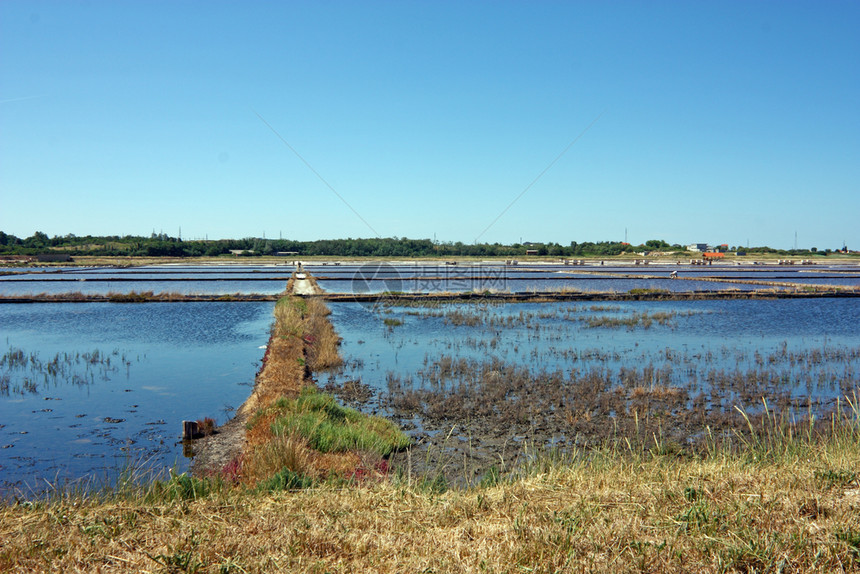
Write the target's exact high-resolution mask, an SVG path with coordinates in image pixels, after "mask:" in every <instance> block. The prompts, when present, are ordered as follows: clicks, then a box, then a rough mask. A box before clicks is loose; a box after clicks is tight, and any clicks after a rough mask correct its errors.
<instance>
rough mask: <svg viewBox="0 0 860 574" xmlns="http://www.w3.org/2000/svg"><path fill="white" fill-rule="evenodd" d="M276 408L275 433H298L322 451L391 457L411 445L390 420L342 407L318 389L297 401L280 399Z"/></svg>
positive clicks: (279, 434)
mask: <svg viewBox="0 0 860 574" xmlns="http://www.w3.org/2000/svg"><path fill="white" fill-rule="evenodd" d="M274 407H275V408H276V409H278V410H279V411H280V413H279V415H278V416H277V418H276V419H275V420H274V422H273V423H272V433H273V434H274V435H275V436H290V435H292V434H298V435H300V436H302V437H304V438H306V439H307V440H308V443H309V444H310V446H311V447H312V448H314V449H316V450H318V451H319V452H323V453H326V452H346V451H368V452H374V453H376V454H379V455H380V456H388V455H389V454H391V453H392V452H394V451H395V450H399V449H402V448H405V447H407V446H408V445H409V444H410V440H409V438H408V437H407V436H406V435H404V434H403V433H402V432H401V431H400V430H398V428H397V426H396V425H394V423H392V422H391V421H389V420H386V419H384V418H381V417H375V416H370V415H365V414H362V413H360V412H358V411H356V410H354V409H350V408H346V407H342V406H340V405H338V404H337V402H336V401H335V399H334V397H332V396H331V395H327V394H324V393H320V392H319V391H317V390H316V389H312V388H308V389H305V390H304V391H302V394H301V395H299V397H298V398H296V399H288V398H281V399H279V400H278V401H276V402H275V405H274Z"/></svg>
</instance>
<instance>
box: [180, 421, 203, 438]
mask: <svg viewBox="0 0 860 574" xmlns="http://www.w3.org/2000/svg"><path fill="white" fill-rule="evenodd" d="M198 434H199V430H198V428H197V421H182V440H191V439H193V438H194V437H196V436H197V435H198Z"/></svg>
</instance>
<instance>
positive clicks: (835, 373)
mask: <svg viewBox="0 0 860 574" xmlns="http://www.w3.org/2000/svg"><path fill="white" fill-rule="evenodd" d="M331 308H332V322H333V324H334V325H335V329H336V330H337V332H338V334H339V335H340V336H341V337H343V344H342V347H341V352H342V354H343V355H344V359H345V360H346V367H345V368H344V369H343V370H342V371H341V372H339V373H336V374H333V375H329V376H328V379H326V378H325V377H323V380H321V381H320V383H321V384H327V385H328V386H329V388H330V389H334V390H340V389H342V388H344V386H345V385H347V386H348V384H350V383H355V382H359V383H360V386H362V387H366V388H367V389H368V390H369V391H370V392H372V394H373V397H372V398H369V399H367V397H366V396H365V400H363V401H361V402H362V408H364V409H366V410H370V411H376V412H381V413H384V414H392V413H394V412H395V411H394V410H392V409H391V405H392V404H394V403H396V402H397V397H396V396H395V395H397V394H398V393H402V392H404V391H411V390H416V389H427V390H432V391H433V392H436V391H440V392H441V393H442V394H445V393H449V394H450V393H456V392H457V390H456V389H457V388H460V387H468V386H469V385H470V384H472V383H473V379H474V377H476V376H478V377H479V375H476V374H475V373H477V372H478V371H480V370H481V369H480V368H479V367H480V365H481V364H486V363H489V362H495V363H497V364H498V365H500V366H497V367H494V369H497V370H501V366H504V365H515V366H518V367H526V368H528V369H529V370H530V371H531V372H532V373H535V374H536V373H539V372H544V373H546V372H549V373H551V372H554V371H557V372H561V373H564V376H565V377H567V376H569V373H579V374H580V375H582V374H585V373H588V372H589V371H591V370H594V369H596V370H599V371H600V372H601V373H607V374H608V376H609V377H610V379H611V380H617V381H619V382H620V381H622V380H623V379H624V377H625V373H627V374H629V373H631V372H633V371H639V372H646V373H647V372H651V373H652V375H651V379H650V380H645V381H644V383H642V384H644V385H645V387H646V388H647V387H648V386H649V385H650V386H651V387H654V386H659V387H672V386H677V387H679V388H682V389H684V390H685V392H687V391H689V396H690V397H693V396H696V395H703V396H706V397H707V398H706V399H705V400H703V402H702V403H701V405H700V406H701V407H702V408H707V409H709V410H711V409H713V410H722V411H726V412H729V413H731V412H733V411H734V407H735V406H738V407H741V408H744V409H749V410H750V411H751V412H753V411H756V410H760V409H761V408H762V402H761V397H762V394H763V395H764V396H765V398H769V399H770V400H772V401H773V403H772V404H774V405H776V404H777V399H779V401H781V402H782V403H784V404H785V405H786V406H787V408H788V409H789V410H792V409H793V411H792V412H795V413H797V414H801V415H802V414H805V413H806V412H807V411H806V409H808V408H809V405H810V404H812V405H814V406H813V407H812V408H813V410H814V411H815V412H819V413H820V412H825V411H826V410H827V409H829V408H832V407H833V406H834V405H835V402H836V400H837V398H840V397H844V396H849V397H852V396H853V393H855V392H857V391H858V386H860V300H858V299H856V298H850V299H801V300H797V299H794V300H717V301H660V302H648V301H641V302H640V301H637V302H618V303H616V302H612V303H608V304H606V303H600V304H591V303H584V304H583V303H569V302H551V303H504V304H490V305H488V306H481V305H480V304H478V305H474V304H445V305H441V306H438V307H430V308H427V307H417V308H413V307H398V306H391V307H385V306H382V307H380V306H374V305H372V304H359V303H336V304H332V305H331ZM637 317H638V319H637ZM646 323H647V326H646ZM461 360H465V361H466V362H469V363H470V364H473V365H474V368H471V372H469V373H467V374H464V375H462V376H460V377H459V378H457V377H453V378H450V379H448V380H445V379H444V377H443V379H442V381H441V382H440V380H439V379H438V377H437V375H438V373H439V372H440V371H444V370H445V369H446V368H448V367H450V366H451V365H457V363H458V362H459V361H461ZM646 369H650V371H646ZM455 370H456V369H455ZM646 379H647V377H646ZM750 380H754V381H755V382H749V381H750ZM711 382H713V383H714V385H720V387H719V388H712V386H711ZM760 393H762V394H760ZM574 395H575V393H574ZM535 398H536V399H537V397H535ZM575 398H576V397H574V399H575ZM566 400H567V399H566ZM682 407H683V405H682ZM690 407H691V408H694V407H693V405H692V404H691V405H690ZM695 408H698V407H695ZM419 410H420V409H419ZM400 416H401V417H402V416H403V413H402V412H401V413H400ZM419 418H420V417H419ZM401 420H403V419H401ZM411 422H412V423H415V424H418V425H419V427H420V424H421V422H420V420H419V419H415V420H413V421H411ZM607 424H608V423H607ZM449 428H450V427H449ZM498 432H501V433H504V432H505V431H504V429H499V431H498Z"/></svg>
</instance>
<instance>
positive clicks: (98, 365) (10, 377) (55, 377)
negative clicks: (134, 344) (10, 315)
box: [0, 347, 132, 396]
mask: <svg viewBox="0 0 860 574" xmlns="http://www.w3.org/2000/svg"><path fill="white" fill-rule="evenodd" d="M131 365H132V360H131V358H129V356H128V355H127V353H125V352H122V351H120V350H119V349H114V350H113V351H111V352H105V351H101V350H99V349H95V350H93V351H90V352H84V353H81V352H74V353H68V352H63V353H57V354H55V355H54V357H53V358H51V359H50V360H43V359H42V358H41V357H40V356H39V353H36V352H31V353H26V352H25V351H24V350H22V349H18V348H15V347H9V350H8V351H6V353H4V354H3V355H0V395H2V396H9V395H27V394H38V393H39V392H41V391H43V390H45V389H46V388H50V387H57V386H59V385H62V384H71V385H74V386H79V387H81V386H86V385H91V384H93V383H94V382H95V381H97V380H102V381H107V380H110V376H111V375H112V374H114V373H117V372H119V370H120V369H121V368H123V369H125V370H126V373H127V372H128V370H129V369H130V368H131Z"/></svg>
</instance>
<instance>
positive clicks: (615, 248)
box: [0, 231, 830, 257]
mask: <svg viewBox="0 0 860 574" xmlns="http://www.w3.org/2000/svg"><path fill="white" fill-rule="evenodd" d="M737 249H741V250H743V251H746V252H747V253H750V254H752V253H773V254H779V255H826V254H827V253H829V252H830V250H829V249H827V250H825V251H818V250H817V249H816V248H814V247H813V248H812V249H810V250H805V249H799V250H787V251H786V250H777V249H771V248H769V247H752V248H732V251H735V250H737ZM685 250H686V248H685V247H684V246H682V245H678V244H673V245H670V244H668V243H666V242H665V241H663V240H660V239H651V240H648V241H646V242H645V243H643V244H641V245H631V244H629V243H624V242H620V241H599V242H590V241H586V242H582V243H578V242H576V241H571V242H570V244H569V245H561V244H559V243H514V244H511V245H503V244H500V243H474V244H467V243H461V242H459V241H457V242H447V243H440V242H434V241H431V240H430V239H408V238H405V237H402V238H396V237H390V238H386V237H380V238H368V239H320V240H317V241H294V240H290V239H265V238H255V237H247V238H244V239H218V240H212V241H209V240H182V239H181V238H178V237H170V236H168V235H166V234H164V233H158V234H156V233H153V234H152V235H150V236H149V237H144V236H134V235H125V236H118V235H109V236H92V235H86V236H82V237H81V236H76V235H72V234H68V235H63V236H59V235H55V236H54V237H48V236H47V235H46V234H45V233H42V232H41V231H37V232H35V233H34V234H33V235H32V236H30V237H27V238H25V239H21V238H18V237H15V236H14V235H10V234H6V233H4V232H2V231H0V254H3V255H37V254H40V253H46V252H51V253H69V254H71V255H100V256H148V257H158V256H169V257H202V256H209V257H217V256H220V255H227V254H230V253H231V252H242V253H241V255H242V256H245V257H254V256H262V255H275V254H277V253H279V252H295V253H297V254H299V255H300V256H302V257H312V256H322V255H328V256H335V257H447V256H475V257H521V256H523V255H525V254H526V251H530V252H535V253H536V254H537V255H542V256H554V257H611V256H614V255H621V254H624V253H629V254H635V253H642V252H652V251H674V252H684V251H685Z"/></svg>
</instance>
